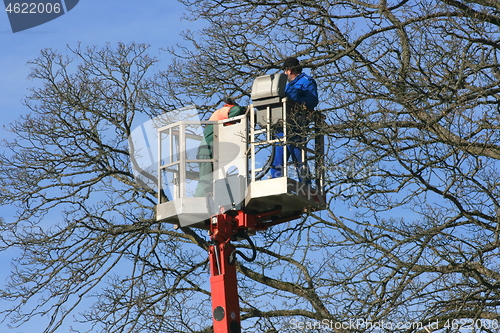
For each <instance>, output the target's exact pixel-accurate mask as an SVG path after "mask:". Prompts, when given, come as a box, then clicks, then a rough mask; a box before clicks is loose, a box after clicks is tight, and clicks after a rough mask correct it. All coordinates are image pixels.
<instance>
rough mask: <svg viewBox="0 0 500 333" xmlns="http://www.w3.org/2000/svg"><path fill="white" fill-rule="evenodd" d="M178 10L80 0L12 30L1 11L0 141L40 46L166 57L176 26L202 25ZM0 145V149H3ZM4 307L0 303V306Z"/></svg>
mask: <svg viewBox="0 0 500 333" xmlns="http://www.w3.org/2000/svg"><path fill="white" fill-rule="evenodd" d="M2 8H3V7H2ZM184 12H185V9H184V7H183V6H182V5H181V4H180V3H178V2H177V1H176V0H143V1H131V0H120V1H118V0H114V1H113V0H81V1H80V2H79V3H78V4H77V5H76V7H75V8H74V9H72V10H71V11H69V12H68V13H66V14H65V15H63V16H61V17H59V18H56V19H55V20H52V21H50V22H47V23H45V24H43V25H40V26H37V27H34V28H32V29H29V30H25V31H22V32H18V33H12V30H11V27H10V24H9V20H8V17H7V13H6V12H5V11H4V12H3V13H0V45H1V49H2V51H1V52H0V73H1V76H0V92H1V93H0V96H1V98H0V116H1V117H0V125H2V126H0V128H1V130H0V133H1V134H0V140H1V139H12V138H13V136H12V135H11V134H10V133H8V132H6V131H5V130H4V128H3V125H7V124H9V123H11V122H13V121H15V120H16V119H17V118H18V117H19V116H20V115H21V114H25V113H27V112H28V109H27V108H26V107H24V106H23V105H22V100H23V99H24V97H25V96H26V95H27V94H28V89H29V88H30V87H33V86H34V85H35V84H36V83H35V82H33V81H29V80H28V79H27V77H28V75H29V73H30V68H29V66H28V65H27V61H29V60H33V59H35V58H37V57H38V56H39V54H40V50H42V49H45V48H52V49H56V50H58V51H61V52H62V53H66V52H67V45H69V46H71V47H75V46H76V45H77V44H78V43H81V45H82V46H89V45H96V46H98V47H102V46H104V45H105V44H106V43H108V42H109V43H111V45H116V44H117V43H118V42H124V43H128V42H132V41H134V42H140V43H148V44H150V45H151V46H152V47H151V49H150V54H151V55H154V56H158V57H159V58H162V59H165V60H167V58H166V56H167V55H166V54H165V52H161V51H160V48H162V47H167V46H171V45H174V44H176V43H182V42H183V41H182V38H181V37H180V33H181V31H182V30H186V29H191V30H196V29H198V28H199V27H200V26H201V24H202V23H201V22H189V21H186V20H181V17H182V16H183V14H184ZM166 65H167V62H160V63H159V66H160V67H161V66H166ZM0 149H1V150H2V151H3V147H1V146H0ZM0 209H1V212H2V213H1V214H0V216H2V217H4V218H5V219H6V220H7V219H9V218H10V217H11V216H12V214H13V212H14V210H13V208H12V207H0ZM8 259H9V258H8V256H7V255H6V254H5V253H0V261H1V262H2V267H4V269H3V270H2V271H3V272H0V284H3V283H4V282H5V278H6V275H7V274H8V270H7V269H5V268H7V267H9V266H8V265H7V261H8ZM4 307H5V304H3V305H2V304H1V301H0V309H1V308H4ZM43 323H46V321H45V320H43V319H42V321H41V322H36V321H33V322H30V323H29V325H26V326H23V328H22V329H12V330H9V329H7V326H6V325H5V324H0V332H13V333H21V332H30V333H32V332H40V331H41V325H43ZM60 331H61V332H68V331H69V329H68V327H66V328H61V330H60Z"/></svg>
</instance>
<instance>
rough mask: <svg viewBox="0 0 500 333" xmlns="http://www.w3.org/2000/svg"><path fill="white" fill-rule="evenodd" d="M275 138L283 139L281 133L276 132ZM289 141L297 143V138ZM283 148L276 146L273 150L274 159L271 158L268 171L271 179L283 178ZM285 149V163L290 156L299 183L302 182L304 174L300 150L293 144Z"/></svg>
mask: <svg viewBox="0 0 500 333" xmlns="http://www.w3.org/2000/svg"><path fill="white" fill-rule="evenodd" d="M275 137H276V138H277V139H282V138H283V132H277V133H275ZM290 141H291V142H298V141H299V137H298V136H293V137H292V138H291V139H290ZM283 148H284V147H283V146H281V145H277V146H275V148H274V149H275V151H274V158H273V161H272V163H271V169H270V174H271V178H278V177H283V164H284V161H283V156H284V152H283ZM286 148H287V152H286V153H287V154H286V158H287V161H288V159H289V158H290V156H291V157H292V161H293V162H294V164H295V167H296V170H297V174H298V178H299V181H302V179H303V177H304V176H305V174H304V172H305V168H304V163H303V162H302V149H300V148H298V147H297V146H296V145H295V144H293V143H289V144H287V145H286Z"/></svg>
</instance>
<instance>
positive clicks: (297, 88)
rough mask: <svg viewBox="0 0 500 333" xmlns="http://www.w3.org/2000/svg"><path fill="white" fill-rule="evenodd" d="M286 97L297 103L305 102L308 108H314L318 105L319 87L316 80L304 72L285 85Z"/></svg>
mask: <svg viewBox="0 0 500 333" xmlns="http://www.w3.org/2000/svg"><path fill="white" fill-rule="evenodd" d="M285 94H286V97H288V98H289V99H291V100H292V101H293V102H296V103H305V105H306V106H307V108H308V109H310V110H313V109H314V108H315V107H316V105H318V89H317V86H316V81H315V80H314V79H313V78H312V77H310V76H309V75H306V74H304V73H300V74H299V75H298V76H297V77H296V78H295V79H294V80H293V81H290V82H288V84H287V85H286V87H285Z"/></svg>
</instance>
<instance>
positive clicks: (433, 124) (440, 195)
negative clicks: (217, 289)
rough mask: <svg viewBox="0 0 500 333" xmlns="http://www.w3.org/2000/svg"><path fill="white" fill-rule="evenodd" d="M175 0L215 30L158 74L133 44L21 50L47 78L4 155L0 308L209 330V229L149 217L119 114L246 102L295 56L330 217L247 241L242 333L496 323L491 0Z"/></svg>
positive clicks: (149, 203)
mask: <svg viewBox="0 0 500 333" xmlns="http://www.w3.org/2000/svg"><path fill="white" fill-rule="evenodd" d="M182 2H183V3H184V4H185V5H186V8H187V9H188V10H189V11H190V17H191V18H193V19H204V20H207V21H208V22H209V23H210V24H209V26H208V28H206V29H205V30H203V31H201V33H200V34H191V33H189V34H186V36H185V38H186V40H187V41H191V42H192V43H191V46H190V47H188V48H184V47H181V46H176V47H172V48H170V49H169V50H170V52H171V53H172V54H173V55H174V56H175V60H174V61H173V63H172V65H171V66H169V68H168V70H166V71H165V72H159V73H157V75H153V74H149V73H150V68H151V67H152V66H153V64H154V63H155V61H156V60H155V59H151V58H149V57H148V56H147V48H146V47H145V46H142V45H136V44H131V45H120V46H119V47H118V48H117V49H111V48H110V47H108V48H105V49H103V50H96V49H89V50H81V49H80V48H77V49H75V50H73V51H72V52H71V53H72V55H73V56H74V57H75V61H74V62H71V61H69V60H68V59H66V58H65V57H63V56H61V55H59V54H56V53H55V52H53V51H45V52H43V53H42V55H41V57H40V58H39V59H37V60H35V61H34V62H33V77H34V78H38V79H41V80H42V81H43V83H44V86H43V87H42V88H40V89H36V90H34V91H33V94H32V95H31V96H30V97H28V105H29V106H30V108H31V110H32V114H31V115H30V116H28V117H26V118H24V119H21V120H20V121H19V122H18V123H16V124H13V125H12V128H11V129H12V131H14V132H15V133H16V134H17V135H18V136H19V139H18V140H16V141H15V142H11V143H8V144H7V146H8V147H9V148H10V149H11V153H8V154H5V155H3V156H2V158H1V169H0V170H1V171H0V172H1V173H2V177H1V180H0V182H1V186H2V189H3V191H2V194H0V198H1V199H0V202H1V203H17V204H19V206H20V208H21V213H20V215H19V217H18V219H17V220H16V221H13V222H10V221H3V222H2V236H1V237H2V246H3V249H5V250H9V249H15V250H17V251H19V253H20V254H19V256H18V259H17V260H16V261H15V262H14V267H15V270H13V272H12V279H11V281H10V282H9V285H7V286H6V287H5V288H2V291H1V294H0V296H1V297H2V298H3V299H6V300H12V301H13V303H12V304H14V305H13V307H12V308H10V309H3V313H4V314H5V315H7V316H8V317H9V318H11V319H13V320H14V322H17V323H22V322H24V321H27V320H29V319H31V318H32V317H34V316H37V315H41V314H48V315H50V316H51V318H53V320H51V322H50V325H49V327H48V328H47V330H46V331H47V332H51V331H55V330H56V329H57V327H58V325H59V324H60V323H61V321H62V320H70V318H66V317H67V316H68V315H69V314H70V313H71V312H72V310H73V308H75V309H76V306H77V305H78V304H79V303H80V302H81V301H82V299H84V298H85V297H87V296H91V299H93V300H94V303H93V306H92V307H91V308H90V309H87V311H84V312H82V313H81V315H80V316H78V320H81V321H84V322H88V323H91V324H92V325H95V328H94V331H98V330H101V331H104V332H129V331H130V332H210V330H211V329H210V325H211V323H210V315H209V313H210V310H209V300H210V297H209V290H208V286H207V279H208V277H207V275H208V268H207V255H206V249H207V246H208V244H207V242H206V237H204V236H202V235H201V234H199V233H198V231H196V230H190V229H183V230H178V231H173V230H171V228H170V227H169V226H165V225H162V224H160V223H157V222H156V220H155V218H154V216H153V215H152V211H153V207H154V204H155V201H154V200H155V199H154V197H155V193H154V191H151V190H148V189H145V188H143V187H141V186H139V184H138V183H137V182H136V181H135V179H134V178H133V175H132V173H131V171H130V163H129V162H130V160H129V155H128V150H127V148H126V144H127V137H128V135H129V134H130V127H131V124H132V121H133V119H134V117H136V116H137V115H140V114H145V115H148V116H154V115H157V114H159V113H161V112H163V111H168V110H169V109H172V108H176V107H179V106H182V105H185V104H190V103H192V102H197V104H199V105H200V108H201V109H204V110H210V109H213V106H214V105H215V104H216V103H218V101H219V100H220V98H221V97H222V96H225V95H232V96H234V97H236V98H240V100H243V101H248V99H247V97H248V95H249V85H250V83H251V82H252V79H253V78H254V77H256V76H258V75H262V74H265V73H269V72H272V71H276V70H278V69H279V67H280V65H281V63H282V61H283V59H284V58H286V57H287V56H291V55H294V56H297V57H299V58H300V59H301V60H302V62H303V63H304V64H305V66H306V67H307V68H309V70H310V71H311V72H312V74H313V76H314V77H315V78H316V79H317V81H318V83H319V85H320V91H321V96H320V97H321V104H320V106H319V108H320V109H321V111H322V112H324V113H325V115H326V116H327V121H326V126H325V127H324V128H322V132H323V133H324V134H325V135H326V136H327V139H328V140H327V142H328V149H327V151H328V152H329V154H328V155H327V156H325V158H326V161H327V166H328V182H327V188H328V190H329V199H330V201H329V210H328V212H327V213H321V214H310V215H309V216H307V217H305V218H304V219H302V220H300V221H294V222H291V223H288V224H285V225H282V226H276V227H274V228H273V229H271V230H268V231H266V232H264V233H261V234H258V235H256V236H255V242H256V244H257V245H258V250H259V254H258V256H257V260H256V261H254V262H252V263H240V262H239V263H238V264H237V265H238V271H239V279H240V285H239V288H240V297H241V303H242V318H243V326H244V330H246V331H249V332H250V331H251V332H276V331H278V332H299V331H300V332H303V331H307V332H326V331H352V332H355V331H359V332H364V331H370V330H375V329H376V328H383V329H385V330H387V331H394V332H396V331H406V332H417V331H429V330H443V331H449V332H453V331H458V329H459V328H460V327H462V326H464V327H469V328H473V329H476V330H477V331H485V332H486V331H497V329H498V328H499V326H500V324H499V322H498V321H499V319H500V318H499V315H498V304H499V301H500V295H499V287H500V274H499V273H498V272H499V271H500V270H499V262H498V252H499V245H500V240H499V222H500V220H499V217H498V216H499V208H500V207H499V202H498V198H499V197H500V196H499V186H498V184H499V182H500V179H499V178H500V177H499V174H500V173H499V170H498V169H499V168H498V159H499V157H500V149H499V148H500V147H499V145H498V142H499V133H500V132H499V120H500V106H499V105H500V102H499V93H500V88H499V87H500V85H499V82H500V76H499V73H500V72H499V70H500V68H499V66H500V65H499V61H498V57H499V51H500V44H499V40H500V33H499V26H500V5H499V4H498V3H497V2H494V1H479V0H478V1H467V2H466V1H463V2H461V1H448V0H443V1H434V2H431V1H413V2H411V1H403V2H394V3H389V2H387V1H380V2H359V1H342V2H337V1H323V0H319V1H309V0H296V1H287V2H285V3H283V2H279V1H260V0H257V1H254V0H241V1H229V0H218V1H211V0H209V1H204V2H199V1H191V0H184V1H182ZM76 66H78V67H76ZM103 197H105V198H106V199H103ZM54 212H57V213H58V214H60V215H54ZM240 247H241V248H244V247H245V246H244V245H241V246H240ZM124 272H125V273H124ZM75 311H76V310H75ZM398 323H400V325H398ZM470 323H472V325H471V324H470ZM377 324H378V325H379V326H377Z"/></svg>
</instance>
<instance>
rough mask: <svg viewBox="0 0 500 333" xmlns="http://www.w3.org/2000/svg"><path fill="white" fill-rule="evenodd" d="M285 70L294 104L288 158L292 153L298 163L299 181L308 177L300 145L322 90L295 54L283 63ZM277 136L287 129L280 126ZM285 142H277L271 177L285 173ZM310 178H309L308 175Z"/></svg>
mask: <svg viewBox="0 0 500 333" xmlns="http://www.w3.org/2000/svg"><path fill="white" fill-rule="evenodd" d="M283 70H284V72H285V74H286V75H287V76H288V84H287V85H286V87H285V94H286V97H287V99H288V104H289V105H291V107H290V108H289V110H287V118H288V119H289V121H287V124H288V125H287V126H289V127H288V130H287V133H288V140H287V141H288V142H291V143H289V144H287V158H288V157H290V156H291V157H292V160H293V162H294V163H295V164H296V167H297V173H298V178H299V181H303V180H304V178H307V177H306V175H305V173H307V168H305V167H304V165H303V162H302V152H301V149H300V148H299V147H298V146H297V145H298V144H300V143H301V141H304V140H303V137H302V136H303V135H302V134H301V132H303V131H301V128H300V127H302V128H304V127H306V126H307V125H308V124H309V122H310V120H311V119H312V118H313V117H312V115H313V113H314V108H315V107H316V105H318V90H317V85H316V81H315V80H314V79H313V78H312V77H310V76H309V75H307V74H304V73H302V66H301V64H300V62H299V60H298V59H297V58H295V57H291V58H287V59H286V60H285V62H284V63H283ZM275 136H276V137H277V138H282V137H283V131H282V130H278V131H277V132H276V133H275ZM283 155H284V152H283V146H279V145H278V146H276V147H275V153H274V159H273V162H272V163H271V170H270V173H271V178H277V177H281V176H283ZM306 182H309V181H308V180H307V179H306Z"/></svg>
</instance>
